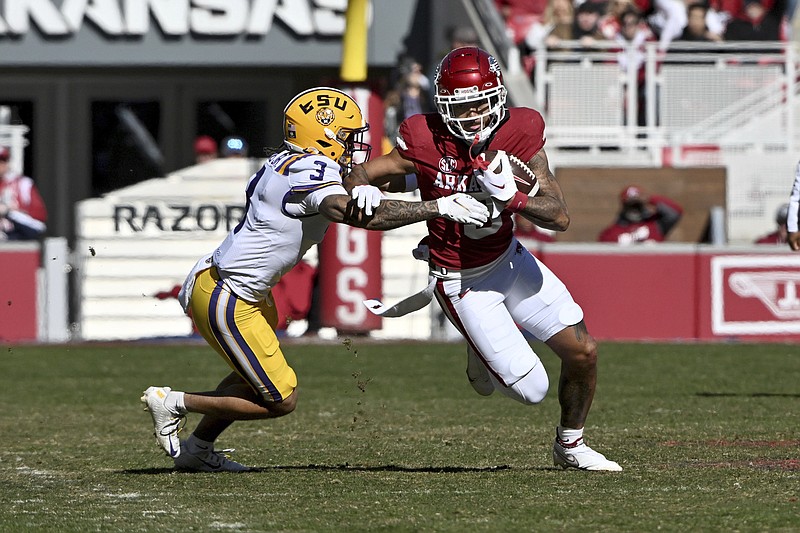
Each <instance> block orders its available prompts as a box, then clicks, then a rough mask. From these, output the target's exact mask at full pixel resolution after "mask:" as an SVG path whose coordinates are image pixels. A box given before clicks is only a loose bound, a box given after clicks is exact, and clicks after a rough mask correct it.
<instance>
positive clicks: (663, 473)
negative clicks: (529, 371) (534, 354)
mask: <svg viewBox="0 0 800 533" xmlns="http://www.w3.org/2000/svg"><path fill="white" fill-rule="evenodd" d="M536 348H537V350H538V351H539V352H540V353H541V354H542V359H543V360H544V362H545V365H546V366H547V367H548V370H549V372H550V377H551V391H550V393H549V394H548V397H547V398H546V399H545V401H544V402H543V403H542V404H540V405H537V406H529V407H525V406H522V405H519V404H516V403H515V402H513V401H511V400H508V399H506V398H502V397H499V396H497V395H495V396H493V397H491V398H482V397H480V396H478V395H477V394H475V393H474V392H473V391H472V389H471V388H470V386H469V385H468V383H467V380H466V377H465V375H464V366H465V355H464V348H463V346H462V345H461V344H434V345H424V344H417V343H410V344H400V343H398V344H378V343H370V342H366V341H360V340H359V339H353V340H352V341H351V342H347V341H346V342H344V343H335V344H329V345H301V344H290V343H287V344H285V345H284V350H285V352H286V353H287V356H288V358H289V360H290V362H291V364H292V365H293V366H294V368H295V370H296V371H297V374H298V376H299V380H300V396H299V403H298V409H297V411H295V412H294V413H293V414H291V415H289V416H288V417H285V418H282V419H278V420H273V421H269V422H242V423H237V424H235V425H234V426H233V427H232V428H231V429H230V430H229V431H228V432H226V433H225V434H223V436H222V438H221V439H220V441H219V443H218V445H219V447H235V448H237V452H236V454H235V456H234V458H235V459H237V460H239V461H240V462H243V463H245V464H247V465H250V466H255V467H258V468H257V470H256V471H255V472H252V473H246V474H239V475H237V474H187V473H175V472H172V471H171V462H170V460H169V459H168V458H167V457H166V456H165V455H163V454H162V453H161V452H160V450H159V448H157V446H156V444H155V440H154V439H153V437H152V426H151V422H150V417H149V415H148V414H147V413H146V412H144V411H142V410H141V406H140V404H139V396H140V395H141V392H142V390H143V389H144V388H145V387H147V386H149V385H171V386H173V387H174V388H177V389H181V390H205V389H208V388H213V386H215V385H216V382H217V380H218V379H219V378H220V377H222V375H223V374H224V373H226V372H227V367H226V366H224V363H222V360H221V359H219V357H218V356H217V355H215V354H214V353H212V352H211V351H210V349H208V348H206V347H204V346H203V345H170V344H120V345H103V346H100V345H96V346H95V345H91V346H83V345H74V346H72V345H70V346H62V347H56V346H54V347H33V346H30V347H17V346H2V347H0V350H1V351H0V435H2V437H3V444H2V448H0V531H9V532H17V531H43V530H50V531H264V532H272V531H283V532H295V531H304V532H306V531H308V532H310V531H376V530H382V531H453V532H462V531H508V532H522V531H576V532H591V531H615V532H616V531H631V532H649V531H656V530H660V531H676V532H686V531H745V532H747V531H787V532H788V531H800V434H799V433H798V431H799V430H800V347H797V346H791V345H740V344H730V345H724V344H719V345H650V344H604V345H602V346H601V360H600V378H599V386H598V391H597V396H596V397H595V403H594V407H593V409H592V412H591V414H590V417H589V421H588V424H587V432H586V436H587V440H588V442H589V444H590V445H591V446H593V447H595V448H597V449H598V450H600V451H602V452H604V453H606V454H607V455H608V456H609V457H610V458H612V459H615V460H617V461H618V462H619V463H620V464H621V465H622V466H623V468H624V469H625V470H624V471H623V472H621V473H587V472H579V471H562V470H560V469H555V468H554V467H553V466H552V459H551V458H550V450H551V444H552V439H553V433H554V427H555V424H556V422H557V420H558V403H557V398H556V394H555V392H556V391H555V383H557V376H558V362H557V360H556V358H555V356H553V355H552V354H551V353H550V352H549V351H547V349H546V348H545V347H543V346H541V345H537V346H536ZM196 421H197V417H196V416H194V417H193V416H192V415H190V418H189V423H188V426H187V429H191V428H192V427H193V425H194V423H195V422H196ZM187 434H188V431H187Z"/></svg>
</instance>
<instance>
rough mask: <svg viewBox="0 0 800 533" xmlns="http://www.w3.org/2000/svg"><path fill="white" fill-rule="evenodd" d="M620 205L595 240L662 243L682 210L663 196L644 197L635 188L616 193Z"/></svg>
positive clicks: (638, 188) (632, 186) (630, 187)
mask: <svg viewBox="0 0 800 533" xmlns="http://www.w3.org/2000/svg"><path fill="white" fill-rule="evenodd" d="M620 202H621V204H622V206H621V209H620V212H619V214H618V215H617V219H616V220H615V221H614V223H613V224H611V225H610V226H608V227H607V228H606V229H604V230H603V231H602V232H601V233H600V236H599V237H598V241H600V242H616V243H618V244H633V243H643V242H663V241H664V240H665V239H666V237H667V234H668V233H669V232H670V231H671V230H672V228H674V227H675V225H676V224H677V223H678V222H679V221H680V219H681V216H682V215H683V208H682V207H681V206H679V205H678V204H677V203H675V202H674V201H673V200H670V199H669V198H666V197H664V196H656V195H651V196H650V197H649V198H648V197H646V196H645V194H644V191H642V189H641V188H640V187H637V186H636V185H629V186H627V187H625V188H624V189H623V190H622V193H621V194H620Z"/></svg>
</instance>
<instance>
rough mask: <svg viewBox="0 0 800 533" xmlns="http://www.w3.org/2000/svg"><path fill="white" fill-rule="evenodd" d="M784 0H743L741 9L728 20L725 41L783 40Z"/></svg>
mask: <svg viewBox="0 0 800 533" xmlns="http://www.w3.org/2000/svg"><path fill="white" fill-rule="evenodd" d="M785 14H786V0H774V1H773V0H744V2H743V9H742V10H741V11H739V12H738V13H737V14H734V16H733V18H731V19H730V21H728V24H727V26H726V27H725V34H724V38H725V40H726V41H780V40H784V33H783V31H782V29H783V20H784V15H785Z"/></svg>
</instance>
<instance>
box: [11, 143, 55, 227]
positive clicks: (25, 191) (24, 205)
mask: <svg viewBox="0 0 800 533" xmlns="http://www.w3.org/2000/svg"><path fill="white" fill-rule="evenodd" d="M10 158H11V150H9V149H8V147H6V146H0V241H5V240H9V241H21V240H32V239H37V238H39V237H41V236H42V235H43V234H44V232H45V230H46V229H47V226H46V225H45V222H47V208H46V207H45V205H44V201H43V200H42V197H41V195H40V194H39V190H38V189H37V188H36V185H35V184H34V183H33V180H32V179H31V178H29V177H28V176H22V175H20V174H17V173H16V172H14V171H12V170H11V169H10V168H9V163H8V161H9V159H10Z"/></svg>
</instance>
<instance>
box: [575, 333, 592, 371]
mask: <svg viewBox="0 0 800 533" xmlns="http://www.w3.org/2000/svg"><path fill="white" fill-rule="evenodd" d="M578 357H579V359H580V360H581V362H582V363H583V364H584V365H586V366H596V365H597V342H596V341H595V340H594V339H593V338H592V337H589V338H588V339H587V340H586V342H584V343H583V346H582V349H581V351H580V354H579V356H578Z"/></svg>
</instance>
